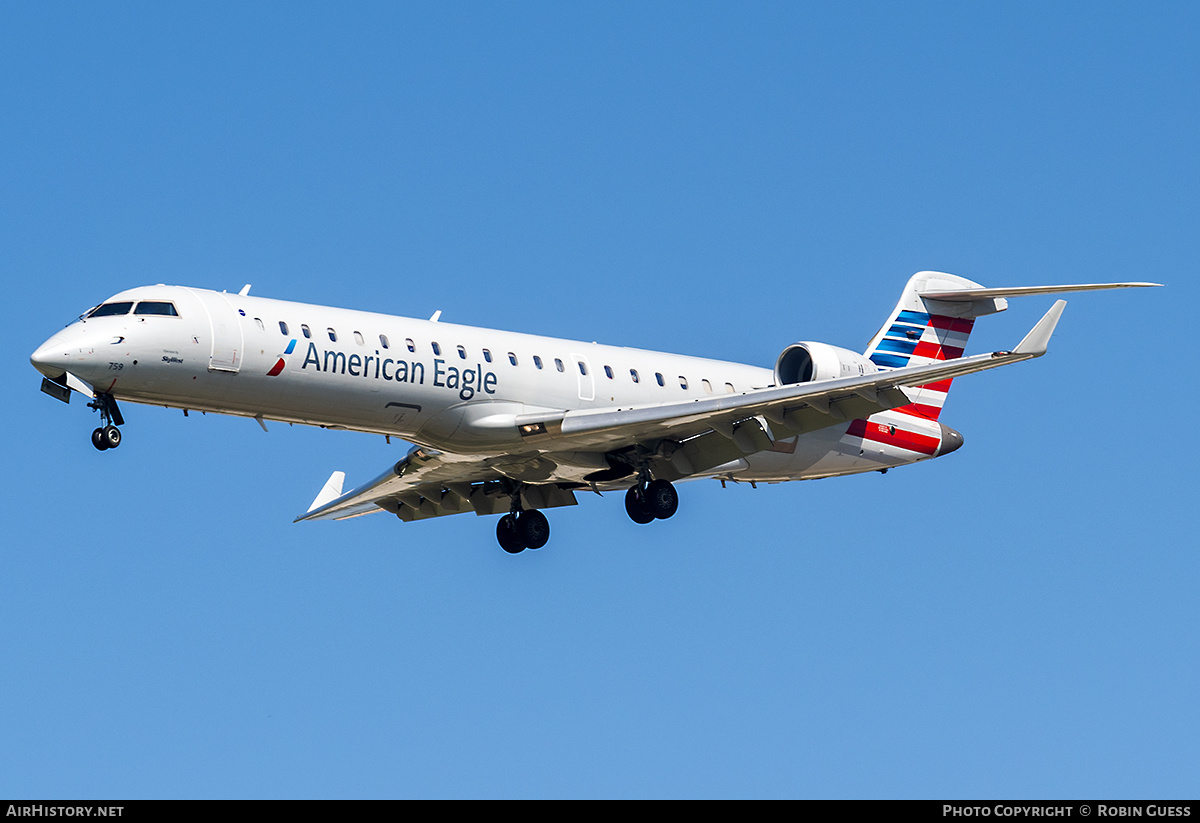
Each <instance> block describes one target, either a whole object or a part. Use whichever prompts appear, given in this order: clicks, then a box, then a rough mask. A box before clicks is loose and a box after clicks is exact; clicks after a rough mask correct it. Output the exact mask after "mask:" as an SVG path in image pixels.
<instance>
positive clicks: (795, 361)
mask: <svg viewBox="0 0 1200 823" xmlns="http://www.w3.org/2000/svg"><path fill="white" fill-rule="evenodd" d="M877 371H879V368H878V367H877V366H876V365H875V364H874V363H872V362H871V361H870V360H869V359H867V357H866V355H862V354H859V353H858V352H853V351H850V350H849V349H842V348H838V347H837V346H830V345H829V344H828V343H811V342H808V341H805V342H803V343H793V344H792V345H790V346H788V347H787V348H786V349H784V350H783V353H782V354H780V355H779V359H778V360H776V361H775V385H776V386H786V385H787V384H789V383H810V382H813V381H817V380H836V379H837V378H839V377H858V376H859V375H863V374H874V373H875V372H877Z"/></svg>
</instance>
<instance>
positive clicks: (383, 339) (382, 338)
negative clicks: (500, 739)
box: [379, 334, 391, 349]
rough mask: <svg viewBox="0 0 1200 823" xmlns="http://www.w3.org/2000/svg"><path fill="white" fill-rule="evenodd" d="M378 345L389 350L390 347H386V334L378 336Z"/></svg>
mask: <svg viewBox="0 0 1200 823" xmlns="http://www.w3.org/2000/svg"><path fill="white" fill-rule="evenodd" d="M379 345H381V346H383V347H384V348H385V349H388V348H391V346H389V345H388V339H387V335H386V334H381V335H379Z"/></svg>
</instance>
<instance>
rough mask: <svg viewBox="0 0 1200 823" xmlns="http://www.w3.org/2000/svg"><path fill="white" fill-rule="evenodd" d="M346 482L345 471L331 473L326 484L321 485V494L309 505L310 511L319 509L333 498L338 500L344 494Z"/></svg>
mask: <svg viewBox="0 0 1200 823" xmlns="http://www.w3.org/2000/svg"><path fill="white" fill-rule="evenodd" d="M345 482H346V473H345V472H334V473H333V474H331V475H329V479H328V480H326V481H325V485H324V486H322V487H321V492H320V494H318V495H317V497H316V499H315V500H313V502H312V505H311V506H309V507H308V510H309V511H313V510H314V509H319V508H321V507H322V506H324V505H325V504H326V503H329V502H330V501H332V500H337V499H338V498H339V497H341V496H342V484H344V483H345Z"/></svg>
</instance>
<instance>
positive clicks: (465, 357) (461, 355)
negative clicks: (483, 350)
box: [458, 346, 467, 360]
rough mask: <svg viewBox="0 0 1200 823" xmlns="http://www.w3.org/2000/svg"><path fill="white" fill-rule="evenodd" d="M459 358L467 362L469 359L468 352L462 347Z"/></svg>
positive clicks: (460, 347)
mask: <svg viewBox="0 0 1200 823" xmlns="http://www.w3.org/2000/svg"><path fill="white" fill-rule="evenodd" d="M458 356H459V358H461V359H463V360H466V359H467V350H466V349H464V348H463V347H462V346H459V347H458Z"/></svg>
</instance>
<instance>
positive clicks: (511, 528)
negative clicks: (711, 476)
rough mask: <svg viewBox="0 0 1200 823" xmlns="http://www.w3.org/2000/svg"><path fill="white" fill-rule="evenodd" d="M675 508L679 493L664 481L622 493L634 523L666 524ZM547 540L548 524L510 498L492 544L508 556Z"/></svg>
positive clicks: (641, 484)
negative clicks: (496, 542) (659, 522)
mask: <svg viewBox="0 0 1200 823" xmlns="http://www.w3.org/2000/svg"><path fill="white" fill-rule="evenodd" d="M678 508H679V493H678V492H677V491H675V487H674V486H672V485H671V484H670V483H669V482H668V481H666V480H651V481H649V482H646V481H645V480H639V481H638V484H637V485H636V486H634V487H633V488H632V489H630V490H629V491H628V492H626V493H625V511H626V512H627V513H628V514H629V518H630V519H631V520H632V521H633V522H634V523H650V522H651V521H654V520H666V519H667V518H668V517H670V516H671V515H673V514H675V512H676V510H678ZM549 539H550V523H549V521H547V520H546V515H544V514H542V513H541V512H540V511H538V510H537V509H528V510H523V509H522V508H521V501H520V495H519V493H514V494H513V506H512V511H511V512H509V513H508V514H506V515H504V516H503V517H501V518H500V522H498V523H497V524H496V540H497V541H498V542H499V543H500V548H502V549H504V550H505V551H506V552H508V553H509V554H519V553H520V552H523V551H525V550H526V549H540V548H541V547H542V546H544V545H546V541H547V540H549Z"/></svg>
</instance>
